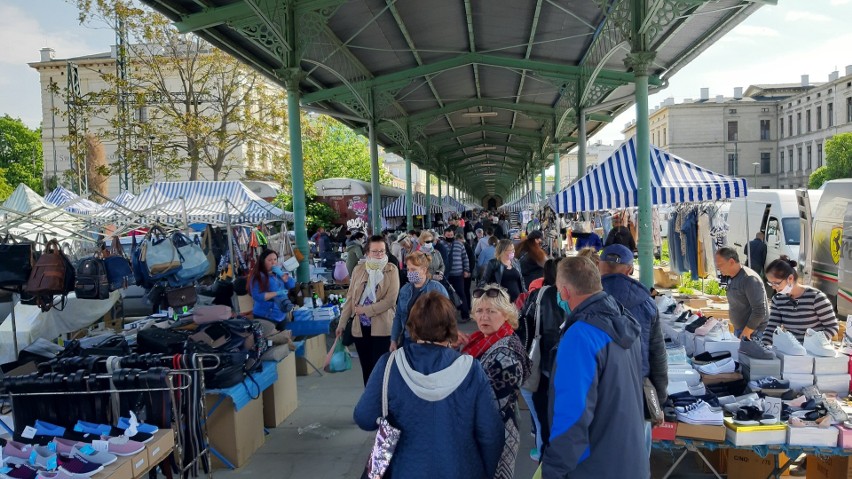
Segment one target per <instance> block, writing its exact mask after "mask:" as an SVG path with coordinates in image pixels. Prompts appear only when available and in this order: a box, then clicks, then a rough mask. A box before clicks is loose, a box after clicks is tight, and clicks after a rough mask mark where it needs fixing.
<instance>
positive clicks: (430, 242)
mask: <svg viewBox="0 0 852 479" xmlns="http://www.w3.org/2000/svg"><path fill="white" fill-rule="evenodd" d="M423 244H432V240H429V241H424V242H423Z"/></svg>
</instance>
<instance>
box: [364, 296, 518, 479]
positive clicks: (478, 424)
mask: <svg viewBox="0 0 852 479" xmlns="http://www.w3.org/2000/svg"><path fill="white" fill-rule="evenodd" d="M406 328H407V329H408V333H409V335H410V338H411V341H406V343H405V345H404V346H403V347H402V348H400V349H397V350H396V351H394V352H393V353H387V352H386V353H385V354H384V355H383V356H382V357H381V359H379V362H378V364H376V367H375V370H374V371H373V374H372V375H371V376H370V380H369V381H368V382H367V386H366V388H365V389H364V394H362V395H361V399H360V400H359V401H358V404H357V405H356V406H355V412H354V414H353V416H354V419H355V423H357V424H358V427H360V428H361V429H363V430H365V431H375V430H376V427H377V426H376V418H378V417H379V416H381V415H382V383H383V379H384V375H385V369H386V368H391V369H390V372H389V376H388V388H387V404H388V417H389V418H390V421H391V424H392V425H393V426H394V427H397V428H399V429H400V430H402V435H401V436H400V441H399V443H398V444H397V446H396V450H395V451H394V454H393V458H392V459H391V461H390V465H389V467H388V470H387V471H386V472H385V474H384V476H383V477H385V478H405V479H434V478H441V479H491V478H493V477H495V474H496V471H497V463H498V461H499V460H500V454H501V453H502V451H503V443H504V439H503V436H504V432H503V422H502V421H501V419H500V412H499V411H498V409H497V406H496V404H495V402H494V393H493V392H492V391H491V385H490V383H489V380H488V376H486V374H485V371H484V370H483V368H482V365H480V363H479V361H475V360H474V359H473V358H472V357H471V356H469V355H463V354H460V353H459V352H458V351H455V350H453V349H452V344H453V343H455V342H456V340H457V339H458V336H459V334H458V329H457V326H456V308H455V306H453V303H452V302H450V300H449V299H447V298H446V297H445V296H443V295H442V294H440V293H438V292H435V291H432V292H428V293H424V294H423V295H422V296H421V297H420V298H418V299H417V301H415V302H414V305H413V306H412V307H411V313H410V315H409V319H408V322H407V323H406Z"/></svg>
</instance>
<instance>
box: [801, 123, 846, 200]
mask: <svg viewBox="0 0 852 479" xmlns="http://www.w3.org/2000/svg"><path fill="white" fill-rule="evenodd" d="M839 178H852V133H841V134H839V135H836V136H834V137H833V138H831V139H830V140H828V141H826V142H825V166H822V167H820V168H817V169H816V171H814V172H813V173H811V177H810V180H809V182H808V187H809V188H819V187H820V186H822V184H823V183H825V182H826V181H829V180H836V179H839Z"/></svg>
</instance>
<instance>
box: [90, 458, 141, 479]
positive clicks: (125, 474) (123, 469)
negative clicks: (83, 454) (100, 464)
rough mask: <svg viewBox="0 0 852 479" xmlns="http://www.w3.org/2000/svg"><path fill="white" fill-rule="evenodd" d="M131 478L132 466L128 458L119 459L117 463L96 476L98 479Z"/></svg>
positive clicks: (106, 467) (105, 467)
mask: <svg viewBox="0 0 852 479" xmlns="http://www.w3.org/2000/svg"><path fill="white" fill-rule="evenodd" d="M132 477H133V466H132V465H131V461H130V458H127V457H119V458H118V460H117V461H115V462H113V463H112V464H110V465H108V466H104V470H103V471H101V472H99V473H98V474H97V478H98V479H131V478H132Z"/></svg>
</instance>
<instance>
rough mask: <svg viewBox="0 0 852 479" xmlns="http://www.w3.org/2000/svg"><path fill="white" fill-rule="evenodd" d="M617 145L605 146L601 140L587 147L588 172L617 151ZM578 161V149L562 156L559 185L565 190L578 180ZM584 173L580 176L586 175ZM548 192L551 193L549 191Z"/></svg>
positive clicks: (560, 159) (560, 158)
mask: <svg viewBox="0 0 852 479" xmlns="http://www.w3.org/2000/svg"><path fill="white" fill-rule="evenodd" d="M615 147H616V145H608V144H604V143H603V142H601V141H600V140H598V141H597V142H595V143H590V144H589V145H587V146H586V171H588V170H589V169H591V168H593V167H595V166H596V165H597V164H598V163H600V162H602V161H604V160H606V159H607V158H609V157H610V156H612V153H613V152H614V151H615ZM578 163H579V161H578V159H577V149H576V148H574V150H573V151H571V152H569V153H565V154H562V155H561V156H560V157H559V176H560V181H559V184H560V185H561V186H562V187H563V188H565V187H566V186H568V185H569V184H571V182H572V181H574V180H575V179H577V178H578V171H577V168H578V166H579V164H578ZM584 174H585V172H583V173H582V174H581V175H580V176H582V175H584ZM547 191H550V189H548V190H547Z"/></svg>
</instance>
